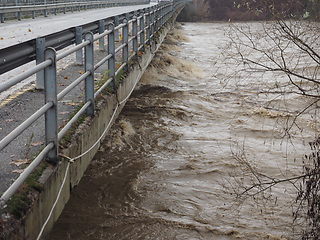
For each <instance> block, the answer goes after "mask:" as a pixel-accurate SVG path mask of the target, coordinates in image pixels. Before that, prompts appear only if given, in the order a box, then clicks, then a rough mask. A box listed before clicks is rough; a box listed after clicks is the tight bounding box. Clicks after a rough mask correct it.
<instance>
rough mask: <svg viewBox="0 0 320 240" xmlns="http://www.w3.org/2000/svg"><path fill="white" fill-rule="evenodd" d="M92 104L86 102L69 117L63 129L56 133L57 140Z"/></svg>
mask: <svg viewBox="0 0 320 240" xmlns="http://www.w3.org/2000/svg"><path fill="white" fill-rule="evenodd" d="M91 104H92V102H91V101H89V102H87V103H86V104H85V105H83V106H82V108H81V109H80V110H79V111H78V112H77V113H76V115H74V116H73V118H71V119H70V121H69V122H68V123H67V125H65V126H64V128H63V129H61V131H60V132H59V133H58V141H60V140H61V138H63V136H64V135H65V134H66V133H67V132H68V130H69V129H70V128H71V127H72V125H73V124H74V123H75V122H76V121H77V120H78V119H79V117H80V116H81V115H82V114H83V113H84V112H85V111H86V110H87V108H88V107H89V106H90V105H91Z"/></svg>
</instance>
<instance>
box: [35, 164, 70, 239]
mask: <svg viewBox="0 0 320 240" xmlns="http://www.w3.org/2000/svg"><path fill="white" fill-rule="evenodd" d="M69 167H70V162H68V166H67V169H66V173H65V175H64V178H63V181H62V184H61V187H60V189H59V192H58V195H57V198H56V201H55V202H54V204H53V206H52V208H51V211H50V213H49V216H48V218H47V220H46V221H45V223H44V224H43V226H42V228H41V231H40V233H39V235H38V237H37V240H39V239H40V237H41V235H42V233H43V230H44V228H45V227H46V225H47V223H48V222H49V220H50V218H51V215H52V213H53V210H54V208H55V207H56V205H57V202H58V200H59V198H60V195H61V191H62V188H63V186H64V184H65V182H66V179H67V175H68V171H69Z"/></svg>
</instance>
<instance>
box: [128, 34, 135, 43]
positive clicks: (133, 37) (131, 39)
mask: <svg viewBox="0 0 320 240" xmlns="http://www.w3.org/2000/svg"><path fill="white" fill-rule="evenodd" d="M135 38H136V37H135V36H132V37H131V38H129V39H128V43H129V42H132V41H133V39H135Z"/></svg>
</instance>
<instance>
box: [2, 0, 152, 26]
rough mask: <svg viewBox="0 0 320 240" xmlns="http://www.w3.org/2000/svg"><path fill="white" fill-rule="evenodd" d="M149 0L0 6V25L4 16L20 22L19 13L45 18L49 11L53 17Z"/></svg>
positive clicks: (109, 0)
mask: <svg viewBox="0 0 320 240" xmlns="http://www.w3.org/2000/svg"><path fill="white" fill-rule="evenodd" d="M148 3H149V0H138V1H137V0H103V1H86V2H81V1H79V2H65V3H50V4H47V3H45V4H41V5H40V4H38V5H35V4H31V5H23V4H21V5H20V4H19V5H18V4H17V6H2V7H1V6H0V19H1V23H4V20H5V18H6V14H9V13H13V14H14V15H13V16H14V17H15V18H17V19H18V20H21V13H31V14H32V18H33V19H34V18H35V16H36V12H39V13H40V12H41V13H42V14H43V15H44V16H45V17H46V16H47V15H48V14H49V12H50V10H51V11H52V13H53V14H54V15H57V13H58V12H59V11H61V12H63V13H66V12H67V10H69V11H71V12H73V11H74V9H76V10H78V11H80V10H81V9H84V10H87V9H92V8H104V7H115V6H124V5H138V4H148Z"/></svg>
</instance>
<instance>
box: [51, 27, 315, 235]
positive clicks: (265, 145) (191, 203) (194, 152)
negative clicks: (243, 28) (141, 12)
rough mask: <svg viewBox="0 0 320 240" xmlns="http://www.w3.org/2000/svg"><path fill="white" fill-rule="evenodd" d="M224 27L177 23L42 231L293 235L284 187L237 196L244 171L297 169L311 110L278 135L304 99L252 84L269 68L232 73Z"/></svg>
mask: <svg viewBox="0 0 320 240" xmlns="http://www.w3.org/2000/svg"><path fill="white" fill-rule="evenodd" d="M251 24H252V27H253V29H256V30H257V31H259V23H251ZM228 31H230V26H229V23H184V24H182V25H181V26H180V27H179V26H177V27H176V28H175V29H174V30H173V31H172V32H171V33H170V34H169V35H168V36H167V40H166V42H165V44H164V45H163V46H162V48H161V49H160V51H159V53H158V54H157V56H156V58H155V59H154V60H153V62H152V65H151V66H150V67H149V68H148V70H147V72H146V73H145V74H144V76H143V78H142V80H141V82H140V83H139V85H138V87H137V89H136V90H135V91H134V92H133V94H132V96H131V97H130V99H129V101H128V103H127V104H126V106H125V108H124V109H123V111H122V113H121V115H120V116H119V118H118V119H117V121H116V123H115V125H114V126H113V127H112V129H111V132H110V134H109V136H108V137H107V138H106V139H105V141H104V142H103V144H102V147H101V148H100V149H99V152H98V153H97V154H96V156H95V157H94V159H93V161H92V163H91V165H90V166H89V168H88V170H87V171H86V173H85V175H84V177H83V179H82V180H81V182H80V184H79V185H78V186H77V187H76V188H75V189H74V190H73V192H72V197H71V199H70V201H69V202H68V204H67V206H66V208H65V209H64V211H63V213H62V215H61V216H60V218H59V220H58V222H57V223H56V225H55V227H54V229H53V230H52V232H51V234H50V235H49V236H48V237H47V238H46V239H48V240H64V239H78V240H81V239H83V240H85V239H90V240H93V239H117V240H119V239H177V240H178V239H179V240H180V239H188V240H190V239H228V240H231V239H298V238H299V234H300V232H301V226H300V224H299V222H293V217H292V212H293V211H294V210H295V209H296V203H295V198H296V189H295V187H294V185H293V184H291V183H282V184H278V185H276V186H274V187H273V188H272V189H268V190H267V191H265V192H264V193H262V194H260V195H257V196H254V197H252V198H250V197H245V196H241V193H242V192H243V191H244V189H245V187H248V186H250V184H252V183H253V182H254V180H255V178H254V176H253V175H252V172H260V173H263V174H264V175H267V176H272V177H274V178H278V179H283V178H286V177H291V176H295V175H297V174H300V173H301V171H302V166H301V159H302V156H303V155H304V154H305V153H306V152H307V151H308V141H312V140H313V137H314V129H313V128H312V124H311V123H312V119H311V117H310V115H309V114H308V112H305V113H304V114H301V116H300V118H299V119H300V120H297V121H300V122H299V124H300V126H302V127H303V129H304V132H303V134H301V131H299V129H298V128H297V129H295V127H292V129H291V130H292V135H291V136H292V137H291V138H290V141H288V140H287V139H286V138H283V137H282V136H281V133H282V129H283V128H284V127H285V124H286V122H287V119H288V117H290V114H291V113H292V112H294V111H295V109H297V108H298V107H299V108H303V106H304V105H307V104H308V100H306V99H305V98H303V97H301V96H298V95H294V94H292V95H291V94H289V95H287V96H286V97H285V98H282V97H279V96H278V95H275V94H274V93H272V94H271V93H270V94H268V93H266V92H264V91H261V88H263V87H264V86H262V82H266V81H267V82H272V81H276V80H275V79H276V77H277V75H270V74H263V75H262V74H261V73H251V74H250V75H248V74H240V70H241V69H242V68H243V66H238V65H236V64H235V62H233V60H232V59H230V58H228V57H227V55H228V52H230V49H229V48H228V44H227V43H228V41H229V37H228V34H226V33H227V32H228ZM231 52H232V51H231ZM280 78H282V76H280ZM284 106H285V108H284ZM253 170H254V171H253Z"/></svg>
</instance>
